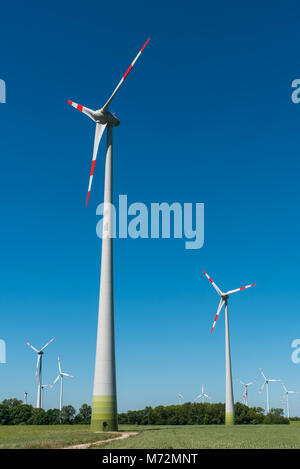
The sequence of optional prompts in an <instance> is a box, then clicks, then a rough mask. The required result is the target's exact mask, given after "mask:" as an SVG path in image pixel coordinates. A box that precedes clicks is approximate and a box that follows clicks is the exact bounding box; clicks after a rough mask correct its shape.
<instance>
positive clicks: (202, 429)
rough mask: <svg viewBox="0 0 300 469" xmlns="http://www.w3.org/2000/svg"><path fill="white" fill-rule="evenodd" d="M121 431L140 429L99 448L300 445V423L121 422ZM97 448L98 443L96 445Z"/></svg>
mask: <svg viewBox="0 0 300 469" xmlns="http://www.w3.org/2000/svg"><path fill="white" fill-rule="evenodd" d="M119 430H121V431H124V430H127V431H138V432H140V433H139V434H138V435H136V436H133V437H130V438H128V439H126V440H120V441H112V442H110V443H103V444H102V445H101V446H99V447H98V448H99V449H129V448H145V449H205V448H213V449H215V448H225V449H229V448H233V449H239V448H241V449H247V448H249V449H263V448H270V449H271V448H274V449H279V448H282V449H288V448H300V426H298V425H294V424H291V425H251V426H250V425H236V426H232V427H225V426H221V425H206V426H204V425H199V426H197V425H193V426H188V425H184V426H160V425H157V426H138V427H135V426H134V425H132V426H129V425H120V428H119ZM94 448H95V446H94Z"/></svg>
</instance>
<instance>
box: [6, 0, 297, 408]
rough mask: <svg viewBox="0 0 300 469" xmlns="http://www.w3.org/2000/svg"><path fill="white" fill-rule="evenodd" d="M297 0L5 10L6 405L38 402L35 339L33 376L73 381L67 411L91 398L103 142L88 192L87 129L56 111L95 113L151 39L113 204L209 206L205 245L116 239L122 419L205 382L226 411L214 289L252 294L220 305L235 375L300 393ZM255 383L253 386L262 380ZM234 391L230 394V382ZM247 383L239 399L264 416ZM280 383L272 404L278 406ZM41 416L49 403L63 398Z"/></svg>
mask: <svg viewBox="0 0 300 469" xmlns="http://www.w3.org/2000/svg"><path fill="white" fill-rule="evenodd" d="M299 10H300V7H299V3H298V2H296V1H288V2H286V1H285V2H283V1H275V2H274V1H273V2H263V3H262V2H258V1H254V2H251V3H249V4H248V5H245V4H241V2H238V1H228V2H225V3H224V2H222V1H217V2H214V3H212V4H209V3H208V2H196V1H195V2H191V1H187V2H179V1H174V0H173V1H172V2H170V1H166V2H161V1H160V2H157V1H152V2H148V3H147V4H145V3H141V2H136V1H134V2H119V1H116V2H113V3H110V4H109V3H107V2H99V1H91V0H87V1H86V2H79V1H74V0H72V2H71V1H64V2H58V1H56V0H53V1H51V2H49V1H46V2H42V3H41V2H37V1H29V2H26V3H24V4H23V3H21V2H19V3H18V4H9V3H6V4H5V5H3V6H2V9H1V32H0V37H1V51H0V78H2V79H4V80H5V81H6V83H7V103H6V104H0V120H1V125H0V145H1V146H0V151H1V160H0V161H1V170H0V197H1V203H0V211H1V212H0V213H1V232H0V233H1V235H0V236H1V238H0V239H1V243H0V255H1V268H0V285H1V288H0V310H1V327H0V338H2V339H4V340H5V341H6V344H7V364H5V365H4V364H0V382H1V386H0V399H1V400H2V399H3V398H5V397H10V396H16V397H18V398H22V396H23V391H24V390H27V391H28V393H29V401H30V402H35V398H36V382H35V380H34V368H35V356H34V353H33V352H32V351H31V350H30V349H29V348H28V347H27V346H26V345H25V340H29V341H31V342H32V343H33V344H34V345H35V346H38V347H39V346H42V345H43V344H44V343H45V342H47V341H48V340H49V339H50V338H51V337H52V336H54V335H55V336H56V339H55V341H54V342H53V343H52V344H51V345H50V346H49V348H48V349H47V353H46V354H45V361H44V383H49V382H50V381H52V380H53V379H54V377H55V376H56V373H57V364H56V356H57V353H58V352H59V353H60V355H61V360H62V364H63V368H64V369H65V371H66V372H70V373H72V374H74V375H76V380H73V381H72V382H71V380H69V382H68V383H67V380H66V386H65V403H71V404H73V405H75V406H76V407H78V406H79V404H81V403H82V402H91V397H92V384H93V373H94V356H95V342H96V326H97V314H98V290H99V275H100V252H101V241H100V240H99V239H98V238H97V237H96V231H95V230H96V223H97V221H98V217H97V216H96V206H97V204H98V203H100V202H102V200H103V174H104V173H103V170H104V153H103V150H104V146H103V143H102V144H101V146H100V153H99V156H98V160H97V166H96V171H95V177H94V182H93V189H94V190H93V192H92V195H91V198H90V203H89V207H88V208H87V209H86V207H85V199H86V192H87V185H88V177H89V172H90V164H91V158H92V145H93V135H94V127H93V124H92V122H91V121H89V119H87V118H86V117H85V116H82V115H81V114H80V113H79V112H77V111H75V110H74V109H72V108H71V107H70V106H69V105H68V104H67V103H66V100H67V99H71V100H74V101H76V102H79V103H80V104H83V105H86V106H88V107H91V108H99V107H101V105H103V104H104V103H105V101H106V100H107V98H108V97H109V96H110V94H111V92H112V90H113V89H114V87H115V86H116V84H117V83H118V81H119V79H120V78H121V76H122V74H123V73H124V72H125V70H126V69H127V67H128V65H129V64H130V62H131V60H132V59H133V58H134V56H135V55H136V53H137V52H138V50H139V48H140V47H141V46H142V45H143V43H144V42H145V40H146V39H147V37H148V36H151V41H150V43H149V45H148V46H147V48H146V49H145V51H144V53H143V55H142V57H141V58H140V60H139V61H138V62H137V64H136V66H135V68H134V70H133V72H132V73H131V74H130V75H129V77H128V80H127V81H126V83H125V84H124V86H123V87H122V89H121V90H120V92H119V94H118V95H117V97H116V99H115V101H114V103H113V106H112V108H111V109H112V110H113V111H116V112H117V116H118V117H119V119H120V120H121V125H120V127H119V128H117V129H116V130H115V133H114V137H115V138H114V157H115V173H114V195H115V197H117V196H118V194H128V200H129V202H134V201H140V202H145V203H147V204H149V203H150V202H164V201H165V202H169V203H171V202H174V201H178V202H194V203H195V202H204V203H205V245H204V247H203V248H202V249H200V250H199V251H187V250H185V248H184V242H183V241H182V240H151V239H148V240H117V241H116V242H115V258H114V262H115V319H116V350H117V385H118V403H119V410H120V411H124V410H127V409H137V408H142V407H144V406H146V405H152V406H155V405H158V404H171V403H174V402H176V400H177V393H178V392H182V393H183V395H184V396H185V399H186V400H191V399H193V398H194V397H195V396H196V394H197V393H199V390H200V387H201V383H204V384H205V386H206V389H207V391H208V392H209V394H210V395H212V397H213V400H214V401H224V395H225V367H224V312H222V315H221V316H220V318H219V321H218V323H217V325H216V328H215V331H214V333H213V335H212V336H211V335H210V329H211V325H212V322H213V319H214V316H215V312H216V308H217V303H218V297H217V295H216V293H215V292H214V290H213V289H212V288H211V286H210V284H209V283H208V281H207V279H206V278H205V277H204V275H203V273H202V268H205V269H206V270H207V271H208V273H209V274H210V275H211V276H212V277H213V279H215V281H216V282H217V283H218V284H219V285H220V287H221V288H223V289H224V290H226V289H232V288H236V287H239V286H242V285H244V284H247V283H253V282H257V286H256V287H255V288H252V289H250V290H247V291H245V292H242V293H240V294H237V295H236V296H234V297H233V298H232V301H231V304H230V321H231V343H232V366H233V376H234V377H239V378H240V379H242V380H251V379H253V378H256V377H259V376H258V368H259V367H263V369H264V371H265V373H266V374H268V375H269V377H271V378H281V379H283V380H284V381H285V383H286V385H287V387H288V388H290V389H295V390H298V391H300V364H299V365H295V364H293V363H292V361H291V353H292V348H291V342H292V340H293V339H295V338H298V337H300V318H299V280H300V279H299V261H300V259H299V234H300V233H299V231H300V230H299V202H300V200H299V169H300V168H299V146H300V144H299V129H300V124H299V122H300V104H299V105H295V104H293V103H292V101H291V98H290V96H291V82H292V80H293V79H295V78H300V70H299V60H298V57H299V42H300V41H299V21H300V20H299V17H300V16H299V13H300V11H299ZM260 384H261V381H260ZM234 389H235V399H236V400H238V399H239V398H240V397H241V392H240V387H239V385H238V383H236V382H235V383H234ZM257 389H258V385H256V386H255V387H253V388H252V389H250V396H249V401H250V404H260V405H264V403H265V397H261V396H258V393H257ZM281 395H282V392H281V387H280V386H279V384H277V383H274V385H273V386H272V388H271V405H272V406H277V407H278V406H280V396H281ZM45 404H46V407H53V406H57V405H58V388H57V389H56V390H53V391H51V392H50V391H49V392H47V395H46V397H45ZM291 410H292V414H295V413H298V415H299V414H300V397H297V396H295V397H294V398H293V399H292V398H291Z"/></svg>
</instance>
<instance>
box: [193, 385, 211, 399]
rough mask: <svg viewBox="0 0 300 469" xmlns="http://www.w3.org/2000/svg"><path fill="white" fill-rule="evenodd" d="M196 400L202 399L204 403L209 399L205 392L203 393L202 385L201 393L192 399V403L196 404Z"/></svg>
mask: <svg viewBox="0 0 300 469" xmlns="http://www.w3.org/2000/svg"><path fill="white" fill-rule="evenodd" d="M198 399H203V402H205V399H211V397H210V396H208V395H207V394H206V393H205V392H204V386H203V384H202V391H201V393H200V394H198V396H196V397H195V399H194V402H197V400H198Z"/></svg>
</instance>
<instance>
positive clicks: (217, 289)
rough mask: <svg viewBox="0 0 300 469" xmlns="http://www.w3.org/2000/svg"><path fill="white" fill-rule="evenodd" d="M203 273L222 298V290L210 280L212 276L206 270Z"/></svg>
mask: <svg viewBox="0 0 300 469" xmlns="http://www.w3.org/2000/svg"><path fill="white" fill-rule="evenodd" d="M203 272H204V274H205V275H206V277H207V278H208V280H209V281H210V283H211V284H212V286H213V287H214V289H215V290H216V291H217V293H219V295H220V296H222V292H221V290H220V288H219V287H218V285H216V284H215V282H214V281H213V280H212V279H211V278H210V276H209V275H208V274H207V273H206V272H205V270H203Z"/></svg>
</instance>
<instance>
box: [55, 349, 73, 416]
mask: <svg viewBox="0 0 300 469" xmlns="http://www.w3.org/2000/svg"><path fill="white" fill-rule="evenodd" d="M64 376H68V377H69V378H75V376H73V375H70V374H69V373H64V372H62V371H61V365H60V359H59V356H58V375H57V377H56V378H55V380H54V381H53V383H52V384H51V385H50V386H51V388H53V386H54V385H55V384H56V383H57V381H58V380H59V379H60V392H59V410H60V411H61V410H62V407H63V378H64Z"/></svg>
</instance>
